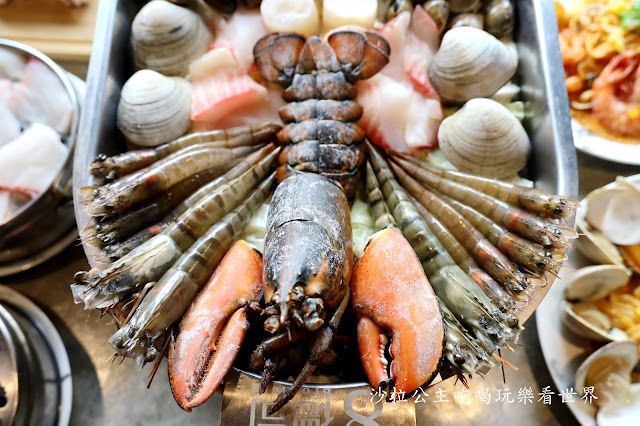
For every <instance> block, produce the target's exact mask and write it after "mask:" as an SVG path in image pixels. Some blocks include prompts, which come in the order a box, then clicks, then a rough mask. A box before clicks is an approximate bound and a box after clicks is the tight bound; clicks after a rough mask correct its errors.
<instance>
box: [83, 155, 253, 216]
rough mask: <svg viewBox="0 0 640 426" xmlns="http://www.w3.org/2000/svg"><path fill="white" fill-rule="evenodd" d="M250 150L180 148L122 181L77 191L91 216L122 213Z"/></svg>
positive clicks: (224, 167)
mask: <svg viewBox="0 0 640 426" xmlns="http://www.w3.org/2000/svg"><path fill="white" fill-rule="evenodd" d="M254 150H255V148H254V147H240V148H233V149H230V150H229V149H220V148H202V147H200V148H198V149H192V150H191V149H187V150H185V152H182V151H181V152H179V153H177V154H178V155H176V156H175V157H171V158H170V160H169V161H160V162H158V163H156V164H152V165H151V166H149V167H147V168H145V169H142V170H141V171H140V172H138V173H136V174H135V175H134V177H132V178H129V179H127V177H125V178H123V180H122V182H120V181H115V182H113V183H110V184H107V185H103V186H101V187H99V188H95V187H84V188H81V189H80V193H81V194H82V195H84V196H85V201H88V204H87V205H86V208H85V210H86V212H87V213H88V214H90V215H93V216H101V215H110V214H114V213H119V212H123V211H125V210H126V209H127V208H129V207H130V206H132V205H133V204H135V203H139V202H141V201H144V200H147V199H149V198H151V197H153V196H155V195H158V194H161V193H162V192H163V191H165V190H167V189H168V188H169V187H171V186H172V185H175V184H176V183H178V182H180V181H181V180H183V179H187V178H189V177H191V176H194V175H197V174H198V173H202V172H204V171H206V170H210V169H212V170H213V171H215V172H217V173H218V175H220V174H222V173H224V172H225V171H227V170H228V169H229V168H230V167H231V166H232V165H234V163H235V162H237V161H238V160H239V158H241V157H244V156H245V155H247V154H250V153H251V152H252V151H254ZM198 187H199V186H198Z"/></svg>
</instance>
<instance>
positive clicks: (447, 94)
mask: <svg viewBox="0 0 640 426" xmlns="http://www.w3.org/2000/svg"><path fill="white" fill-rule="evenodd" d="M517 66H518V59H517V57H516V56H514V55H513V54H512V53H511V51H510V50H509V48H508V47H507V46H505V44H504V43H502V42H501V41H500V40H498V39H497V38H495V37H494V36H492V35H491V34H489V33H487V32H485V31H482V30H480V29H478V28H472V27H457V28H453V29H451V30H449V31H447V32H446V33H445V35H444V37H443V38H442V43H441V44H440V49H438V52H437V53H436V55H435V57H434V58H433V62H432V64H431V66H430V67H429V79H430V80H431V83H432V84H433V86H434V87H435V89H436V91H437V92H438V94H439V95H440V96H441V97H442V98H444V99H446V100H449V101H452V102H465V101H468V100H469V99H473V98H482V97H488V96H491V95H493V94H494V93H495V92H496V91H497V90H498V89H500V88H501V87H502V86H504V85H505V83H506V82H507V81H509V80H510V79H511V77H513V75H514V73H515V72H516V68H517Z"/></svg>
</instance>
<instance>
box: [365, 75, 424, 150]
mask: <svg viewBox="0 0 640 426" xmlns="http://www.w3.org/2000/svg"><path fill="white" fill-rule="evenodd" d="M357 88H358V103H359V104H360V105H362V118H361V119H360V121H359V122H358V124H360V126H361V127H362V128H363V129H364V131H365V133H366V134H367V137H368V138H369V139H370V140H371V141H372V142H373V143H375V144H377V145H379V146H382V147H384V148H391V149H394V150H396V151H401V152H409V151H411V147H409V146H408V145H407V144H406V142H405V140H404V133H405V124H406V122H407V115H408V114H409V103H408V102H407V100H408V99H409V98H410V97H411V95H412V89H411V87H410V86H409V84H408V83H399V82H397V81H395V80H393V79H392V78H390V77H388V76H386V75H383V74H377V75H374V76H373V77H372V78H370V79H368V80H364V81H360V82H358V84H357Z"/></svg>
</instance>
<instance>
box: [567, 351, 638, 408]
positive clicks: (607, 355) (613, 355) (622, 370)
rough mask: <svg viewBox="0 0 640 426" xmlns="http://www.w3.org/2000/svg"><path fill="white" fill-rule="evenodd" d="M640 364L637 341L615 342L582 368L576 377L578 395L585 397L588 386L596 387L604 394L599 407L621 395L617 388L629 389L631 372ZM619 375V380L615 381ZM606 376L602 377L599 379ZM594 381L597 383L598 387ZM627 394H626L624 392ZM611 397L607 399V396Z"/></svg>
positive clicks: (584, 363) (593, 354)
mask: <svg viewBox="0 0 640 426" xmlns="http://www.w3.org/2000/svg"><path fill="white" fill-rule="evenodd" d="M637 362H638V344H637V343H636V342H635V341H633V340H625V341H620V342H611V343H608V344H606V345H604V346H603V347H601V348H600V349H598V350H597V351H595V352H594V353H592V354H591V355H589V357H588V358H587V359H586V360H585V361H584V362H583V363H582V364H581V365H580V367H579V368H578V371H576V376H575V382H574V383H575V388H576V391H578V392H580V393H583V389H584V387H586V386H594V387H595V393H596V394H598V393H600V395H601V397H600V400H596V403H598V405H599V406H601V407H602V403H603V402H606V401H605V400H607V399H610V398H611V397H612V396H615V395H616V394H618V393H619V392H620V390H619V389H615V387H620V386H622V387H625V386H626V387H627V388H628V387H629V384H630V381H631V377H630V375H631V370H632V369H633V367H634V366H635V365H636V363H637ZM613 375H615V378H614V377H612V376H613ZM598 376H602V377H598ZM593 380H596V382H595V383H594V382H593ZM623 392H624V391H623ZM605 393H606V394H607V395H606V396H607V397H606V398H605V397H604V396H605V395H604V394H605Z"/></svg>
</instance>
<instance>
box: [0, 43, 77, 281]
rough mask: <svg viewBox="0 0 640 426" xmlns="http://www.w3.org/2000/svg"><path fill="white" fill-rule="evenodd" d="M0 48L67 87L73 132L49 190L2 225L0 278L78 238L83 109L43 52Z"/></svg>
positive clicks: (18, 45) (15, 45)
mask: <svg viewBox="0 0 640 426" xmlns="http://www.w3.org/2000/svg"><path fill="white" fill-rule="evenodd" d="M0 46H1V47H4V48H7V49H13V50H16V51H18V52H19V53H21V54H23V55H25V56H27V57H35V58H37V59H39V60H40V61H42V62H43V63H44V64H45V65H46V66H47V67H49V69H51V71H53V72H54V73H55V74H56V76H57V77H58V78H59V79H60V82H61V83H62V85H63V86H64V88H65V89H66V92H67V96H68V97H69V101H70V102H71V106H72V108H73V118H72V123H71V130H70V133H69V134H68V135H62V140H63V142H64V143H65V145H66V146H67V148H68V151H69V153H68V155H67V159H66V161H65V163H64V165H63V166H62V167H60V169H59V170H58V172H57V174H56V177H55V178H54V179H53V181H52V182H51V185H50V186H49V188H48V189H47V190H45V191H43V192H42V193H41V194H40V195H38V196H37V197H36V198H33V199H32V200H30V201H29V202H28V203H27V204H25V205H24V206H22V207H21V208H20V209H19V210H18V211H17V212H16V213H15V214H14V215H13V216H11V217H10V218H9V219H8V220H6V221H5V222H0V276H4V275H8V274H11V273H15V272H19V271H23V270H26V269H29V268H30V267H32V266H34V265H36V264H37V263H40V262H42V261H44V260H46V259H48V258H49V257H51V256H52V255H53V254H55V252H57V251H59V250H55V249H58V248H59V246H61V245H62V244H63V243H64V245H68V244H69V243H70V242H71V241H72V240H73V239H74V238H75V236H74V235H72V236H71V238H69V237H68V235H69V234H70V233H71V234H74V222H75V218H74V215H73V211H72V209H73V205H72V202H71V198H72V192H73V190H72V174H73V152H74V146H75V143H76V135H77V130H78V124H79V122H80V107H79V104H78V99H77V97H76V91H75V90H74V86H73V84H72V83H71V81H70V80H69V78H68V76H67V74H66V73H65V71H63V70H62V68H60V67H59V66H58V65H57V64H56V63H55V62H53V61H52V60H51V59H49V58H48V57H47V56H45V55H44V54H42V53H41V52H39V51H37V50H35V49H33V48H31V47H29V46H26V45H24V44H22V43H17V42H14V41H11V40H3V39H0Z"/></svg>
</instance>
